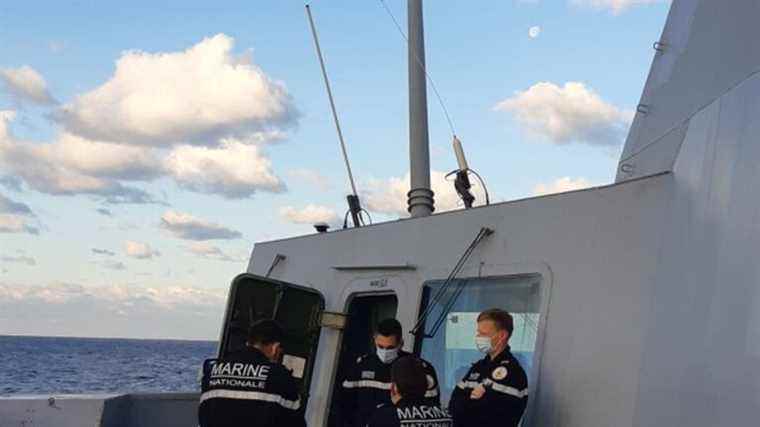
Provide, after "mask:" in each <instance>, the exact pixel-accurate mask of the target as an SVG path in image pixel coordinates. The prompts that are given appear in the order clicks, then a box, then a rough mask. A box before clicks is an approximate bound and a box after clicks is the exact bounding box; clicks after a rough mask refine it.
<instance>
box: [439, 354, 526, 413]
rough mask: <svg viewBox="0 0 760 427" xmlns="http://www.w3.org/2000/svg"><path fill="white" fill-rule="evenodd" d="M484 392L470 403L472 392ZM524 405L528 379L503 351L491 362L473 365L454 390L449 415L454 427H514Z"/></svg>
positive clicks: (523, 409) (480, 361)
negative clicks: (479, 390)
mask: <svg viewBox="0 0 760 427" xmlns="http://www.w3.org/2000/svg"><path fill="white" fill-rule="evenodd" d="M479 385H482V386H483V387H484V388H485V390H486V392H485V394H484V395H483V396H482V397H481V398H480V399H471V398H470V393H472V391H473V389H475V388H476V387H478V386H479ZM527 403H528V378H527V376H526V375H525V371H524V370H523V368H522V366H520V363H519V362H518V361H517V359H515V357H514V356H513V355H512V353H511V352H510V351H509V347H507V348H506V349H504V351H503V352H501V354H499V355H498V356H497V357H496V358H495V359H493V360H491V358H490V357H489V356H488V355H486V357H485V358H483V359H481V360H479V361H477V362H475V363H474V364H473V365H472V367H471V368H470V370H469V371H468V372H467V374H466V375H465V376H464V378H462V380H461V381H460V382H459V383H458V384H457V386H456V387H455V388H454V392H453V393H452V395H451V400H450V401H449V412H450V413H451V416H452V417H453V418H454V425H455V426H456V427H475V426H477V427H490V426H494V427H496V426H498V427H517V425H518V424H519V423H520V418H521V417H522V415H523V412H525V407H526V405H527Z"/></svg>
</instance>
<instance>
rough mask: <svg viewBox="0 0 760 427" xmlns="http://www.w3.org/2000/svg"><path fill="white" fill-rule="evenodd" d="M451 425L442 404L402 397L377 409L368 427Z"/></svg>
mask: <svg viewBox="0 0 760 427" xmlns="http://www.w3.org/2000/svg"><path fill="white" fill-rule="evenodd" d="M401 426H404V427H451V426H452V423H451V417H449V414H448V412H446V410H445V409H443V408H441V407H440V406H430V405H428V402H426V401H424V400H419V401H413V400H406V399H401V400H399V401H398V403H396V404H395V405H393V404H383V405H381V406H380V407H379V408H377V409H376V410H375V412H374V413H373V414H372V416H371V417H370V419H369V422H368V423H367V427H401Z"/></svg>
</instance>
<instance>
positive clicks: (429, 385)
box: [426, 375, 436, 390]
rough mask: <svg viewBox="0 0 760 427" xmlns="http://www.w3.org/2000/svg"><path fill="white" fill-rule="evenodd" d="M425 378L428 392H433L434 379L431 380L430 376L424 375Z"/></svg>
mask: <svg viewBox="0 0 760 427" xmlns="http://www.w3.org/2000/svg"><path fill="white" fill-rule="evenodd" d="M426 377H427V385H428V390H433V389H434V388H435V386H436V384H435V379H434V378H433V376H432V375H426Z"/></svg>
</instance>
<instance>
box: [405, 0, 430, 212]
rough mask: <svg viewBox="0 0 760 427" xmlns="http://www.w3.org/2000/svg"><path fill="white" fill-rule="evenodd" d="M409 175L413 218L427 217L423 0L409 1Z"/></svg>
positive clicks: (427, 144) (428, 157)
mask: <svg viewBox="0 0 760 427" xmlns="http://www.w3.org/2000/svg"><path fill="white" fill-rule="evenodd" d="M407 13H408V16H407V19H408V24H409V30H408V34H409V47H408V49H409V175H410V184H411V190H409V194H408V195H407V196H408V199H407V204H408V209H409V213H410V214H411V215H412V217H421V216H428V215H430V214H431V213H432V212H433V210H434V209H435V208H434V203H435V202H434V199H433V191H432V190H431V189H430V147H429V146H430V143H429V137H428V114H427V80H426V77H427V76H426V74H425V36H424V29H423V25H422V0H409V2H408V9H407Z"/></svg>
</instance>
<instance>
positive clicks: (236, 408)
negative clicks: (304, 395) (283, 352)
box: [198, 349, 306, 427]
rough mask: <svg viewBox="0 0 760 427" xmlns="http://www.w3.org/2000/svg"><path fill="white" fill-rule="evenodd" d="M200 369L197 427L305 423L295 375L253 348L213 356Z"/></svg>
mask: <svg viewBox="0 0 760 427" xmlns="http://www.w3.org/2000/svg"><path fill="white" fill-rule="evenodd" d="M207 368H208V369H204V371H205V372H204V375H203V380H202V383H201V398H200V407H199V408H198V419H199V424H200V426H201V427H242V426H257V427H305V426H306V422H305V420H304V417H303V413H304V411H303V408H302V407H301V400H300V398H299V395H298V387H297V385H296V381H295V379H294V378H293V377H292V376H291V374H290V372H289V371H288V370H287V369H285V367H284V366H282V365H280V364H278V363H272V362H270V361H269V359H267V358H266V357H265V356H264V354H263V353H261V352H260V351H259V350H256V349H247V350H245V351H242V352H239V353H233V354H231V355H230V356H229V357H227V358H225V359H217V360H213V361H212V362H211V364H210V365H209V366H207Z"/></svg>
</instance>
